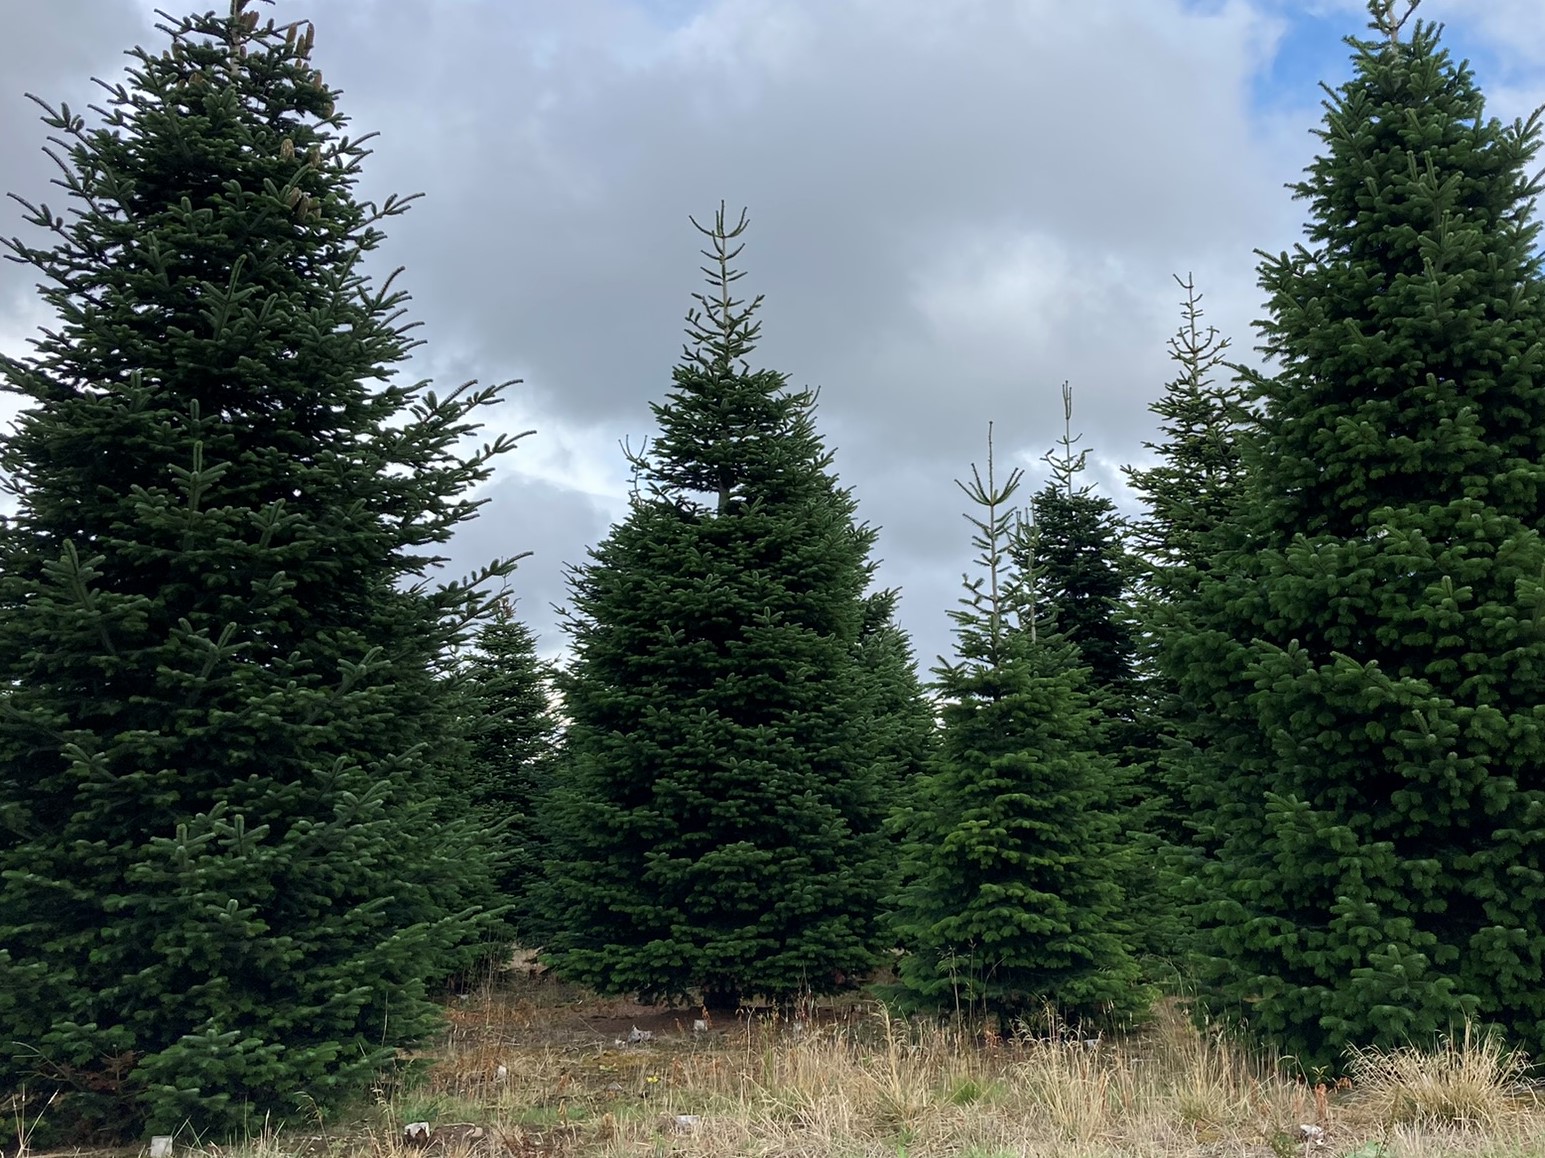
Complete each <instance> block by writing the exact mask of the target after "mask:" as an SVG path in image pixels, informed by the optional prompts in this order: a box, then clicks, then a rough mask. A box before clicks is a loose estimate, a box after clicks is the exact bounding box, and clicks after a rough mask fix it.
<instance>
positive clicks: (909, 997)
mask: <svg viewBox="0 0 1545 1158" xmlns="http://www.w3.org/2000/svg"><path fill="white" fill-rule="evenodd" d="M1021 479H1022V475H1021V472H1020V471H1018V470H1014V471H1011V472H1010V474H1009V476H1008V478H1007V479H1006V480H1004V481H1003V482H1002V483H1001V484H1000V483H999V482H998V480H997V477H996V472H995V467H994V463H993V452H992V436H991V432H990V428H989V434H988V451H987V477H986V479H985V480H984V479H983V478H982V475H981V473H980V471H978V470H976V469H975V468H973V470H972V478H971V482H970V483H969V484H967V483H961V484H958V485H960V487H961V489H962V490H963V491H964V492H965V493H966V495H967V497H968V498H969V499H970V500H971V502H972V503H973V504H975V506H976V507H977V508H979V511H980V513H979V514H977V515H967V518H968V520H969V521H970V522H971V525H972V526H973V527H974V528H975V534H974V535H973V536H972V545H973V546H974V547H976V548H977V550H979V551H980V552H981V555H980V556H979V557H978V559H977V564H978V567H979V569H980V574H979V575H977V576H976V577H975V578H972V577H970V576H969V575H968V576H967V577H966V578H965V581H964V582H965V589H966V594H965V596H964V597H963V598H962V599H961V601H960V602H961V607H960V608H959V609H957V610H955V611H953V612H951V617H952V618H953V619H954V621H955V627H956V640H957V656H956V659H955V661H954V662H953V663H948V664H945V665H944V666H942V667H940V668H938V669H937V670H936V674H937V676H938V683H937V685H936V690H937V693H938V696H939V699H940V702H941V706H940V713H941V717H942V731H941V734H940V738H939V749H938V752H937V754H936V755H935V757H934V759H933V761H932V763H931V765H930V769H929V773H928V774H927V775H926V776H925V777H924V779H923V781H922V782H921V784H920V785H919V788H918V792H917V796H916V801H915V806H914V807H913V808H911V809H910V810H909V812H908V813H907V814H906V815H905V816H904V817H903V818H902V821H901V823H902V825H903V828H904V831H905V834H906V839H907V849H908V854H907V865H906V883H905V885H904V887H903V890H902V892H901V893H900V895H899V897H898V900H897V904H896V915H895V928H896V931H897V935H898V937H899V939H900V941H901V944H902V946H903V948H904V950H905V955H904V956H903V957H902V958H901V960H900V962H899V964H898V967H897V972H898V977H899V982H900V984H899V986H898V991H897V999H898V1001H899V1003H900V1004H901V1005H903V1007H908V1008H915V1009H916V1008H932V1009H937V1010H954V1011H956V1012H970V1013H972V1014H977V1015H979V1014H983V1013H985V1014H990V1015H992V1016H993V1017H995V1018H996V1019H997V1020H998V1021H999V1023H1000V1025H1005V1026H1006V1025H1008V1024H1010V1023H1012V1022H1013V1021H1014V1020H1015V1019H1018V1018H1026V1017H1030V1016H1035V1015H1038V1014H1039V1013H1040V1012H1041V1010H1042V1009H1043V1007H1045V1006H1047V1005H1051V1006H1054V1007H1056V1008H1057V1009H1058V1010H1059V1011H1060V1013H1061V1014H1062V1015H1063V1016H1068V1017H1072V1018H1076V1019H1079V1020H1083V1019H1097V1020H1110V1019H1119V1018H1121V1017H1123V1016H1126V1015H1130V1014H1133V1013H1136V1012H1138V1011H1139V1010H1140V1009H1141V1007H1142V1005H1143V1004H1145V1002H1146V994H1145V993H1144V992H1143V990H1142V988H1141V987H1140V986H1139V985H1137V984H1136V981H1137V976H1138V971H1137V966H1136V964H1135V962H1134V960H1133V958H1132V957H1131V955H1130V954H1129V952H1128V950H1127V946H1126V944H1125V943H1124V940H1123V936H1122V933H1121V928H1122V917H1123V910H1124V903H1123V898H1122V892H1121V886H1120V884H1119V883H1118V881H1117V874H1118V868H1117V858H1116V857H1114V856H1113V855H1112V854H1113V850H1114V845H1115V841H1116V832H1115V818H1114V816H1113V814H1112V812H1111V793H1112V788H1113V784H1114V780H1115V768H1114V766H1113V764H1112V762H1111V761H1110V759H1109V758H1108V757H1106V756H1103V755H1102V754H1101V753H1100V752H1099V750H1098V748H1099V745H1098V742H1097V726H1096V712H1095V710H1094V709H1093V707H1092V706H1091V704H1090V702H1089V697H1088V695H1087V693H1086V691H1085V681H1086V679H1087V676H1088V669H1087V667H1086V666H1085V665H1084V664H1083V662H1082V660H1081V658H1080V656H1079V655H1078V653H1077V652H1076V650H1075V649H1074V648H1073V647H1072V646H1071V645H1070V644H1069V643H1068V642H1067V640H1066V639H1065V638H1063V637H1062V636H1061V635H1060V634H1058V633H1057V632H1055V631H1050V630H1046V629H1045V628H1042V627H1038V626H1036V625H1035V624H1034V620H1033V615H1034V612H1033V610H1032V609H1031V607H1030V600H1029V598H1028V582H1027V578H1028V577H1027V576H1025V575H1023V574H1022V573H1020V572H1019V570H1018V569H1017V568H1016V565H1015V564H1014V562H1013V561H1012V560H1011V558H1010V553H1009V546H1010V543H1011V542H1012V541H1013V540H1014V539H1015V537H1016V534H1017V531H1016V523H1017V522H1018V521H1019V519H1020V512H1018V511H1016V510H1015V509H1014V508H1013V507H1012V506H1011V501H1012V499H1013V497H1014V495H1015V493H1016V491H1017V490H1018V488H1019V485H1020V482H1021Z"/></svg>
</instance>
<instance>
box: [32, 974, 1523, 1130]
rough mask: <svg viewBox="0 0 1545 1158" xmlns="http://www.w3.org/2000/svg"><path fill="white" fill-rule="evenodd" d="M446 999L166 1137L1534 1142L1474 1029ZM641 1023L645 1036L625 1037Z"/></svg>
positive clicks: (538, 986) (500, 990)
mask: <svg viewBox="0 0 1545 1158" xmlns="http://www.w3.org/2000/svg"><path fill="white" fill-rule="evenodd" d="M447 1015H448V1021H449V1028H448V1030H447V1032H446V1034H445V1036H444V1039H443V1040H442V1041H441V1042H440V1043H438V1044H437V1046H436V1048H434V1049H433V1050H427V1051H425V1052H424V1053H423V1054H422V1055H420V1056H418V1057H416V1058H411V1059H404V1060H405V1061H406V1062H409V1063H411V1064H409V1065H408V1066H406V1067H405V1070H406V1071H408V1072H414V1073H416V1074H417V1075H418V1076H416V1077H414V1078H412V1079H405V1080H404V1081H403V1082H402V1083H400V1084H395V1085H394V1084H385V1085H383V1086H381V1087H380V1088H379V1089H378V1090H377V1097H376V1104H375V1105H374V1107H373V1109H372V1110H371V1112H370V1113H369V1114H368V1115H366V1116H365V1117H364V1118H363V1119H362V1120H360V1121H357V1122H354V1123H348V1124H334V1125H333V1126H332V1127H331V1128H330V1129H328V1130H326V1131H323V1132H320V1133H319V1132H318V1131H317V1129H316V1128H315V1125H314V1124H312V1125H309V1126H307V1127H305V1128H303V1129H297V1130H295V1131H293V1132H292V1131H286V1130H278V1131H265V1133H264V1134H263V1136H262V1137H260V1138H257V1139H254V1140H253V1141H252V1143H251V1144H250V1145H249V1146H248V1147H246V1148H245V1151H244V1152H240V1153H233V1152H232V1151H230V1150H217V1149H216V1148H214V1147H204V1148H202V1149H200V1148H196V1147H193V1148H187V1149H180V1150H179V1158H353V1156H355V1155H368V1156H370V1158H400V1156H403V1155H405V1154H413V1153H416V1152H415V1151H409V1150H405V1148H404V1145H403V1127H404V1126H406V1125H407V1124H408V1123H409V1122H418V1121H427V1122H429V1123H431V1124H432V1125H433V1126H434V1127H435V1128H436V1135H435V1141H434V1143H433V1144H432V1146H431V1148H430V1151H429V1152H430V1154H431V1155H434V1156H435V1158H475V1156H488V1158H506V1156H508V1158H602V1156H607V1158H611V1156H616V1158H622V1156H624V1155H626V1156H629V1158H644V1156H654V1155H673V1156H675V1155H679V1156H682V1158H925V1156H948V1158H1011V1156H1012V1158H1116V1156H1123V1158H1125V1156H1155V1158H1158V1156H1165V1158H1170V1156H1175V1158H1180V1156H1186V1158H1192V1156H1194V1158H1440V1156H1448V1155H1463V1156H1468V1158H1545V1106H1542V1104H1541V1102H1540V1100H1539V1098H1538V1097H1537V1096H1536V1093H1535V1091H1534V1089H1533V1087H1531V1086H1530V1085H1529V1084H1528V1083H1527V1082H1526V1081H1525V1068H1524V1067H1525V1063H1524V1061H1523V1059H1521V1058H1519V1057H1517V1056H1515V1055H1510V1054H1508V1053H1507V1052H1506V1051H1504V1050H1503V1049H1502V1048H1501V1045H1500V1043H1498V1042H1497V1041H1496V1040H1495V1039H1492V1038H1486V1037H1482V1036H1480V1035H1477V1034H1465V1035H1462V1036H1460V1037H1458V1038H1456V1039H1455V1040H1453V1041H1449V1042H1445V1043H1443V1045H1442V1048H1440V1049H1439V1050H1437V1051H1436V1052H1430V1053H1422V1052H1419V1051H1415V1050H1397V1051H1393V1052H1387V1053H1375V1052H1371V1051H1370V1052H1362V1053H1358V1054H1356V1055H1355V1056H1354V1057H1353V1058H1352V1072H1353V1082H1352V1085H1351V1088H1350V1089H1341V1090H1325V1089H1324V1088H1321V1089H1319V1090H1315V1089H1311V1088H1308V1087H1306V1086H1304V1085H1303V1084H1302V1083H1299V1082H1295V1081H1293V1080H1290V1079H1289V1078H1287V1077H1285V1076H1283V1075H1282V1074H1281V1073H1280V1072H1279V1071H1278V1070H1277V1069H1276V1068H1275V1067H1274V1066H1273V1065H1271V1064H1269V1063H1268V1062H1266V1061H1263V1060H1262V1059H1260V1058H1257V1057H1254V1056H1252V1055H1251V1054H1250V1053H1248V1052H1247V1051H1245V1050H1243V1049H1241V1048H1240V1047H1239V1046H1238V1045H1237V1044H1236V1043H1234V1042H1232V1041H1231V1040H1229V1039H1228V1038H1227V1037H1225V1036H1224V1035H1222V1034H1219V1033H1208V1032H1199V1031H1198V1030H1197V1029H1196V1028H1195V1027H1194V1026H1193V1025H1192V1024H1191V1023H1190V1022H1189V1021H1188V1020H1187V1019H1186V1018H1185V1017H1184V1016H1183V1013H1182V1011H1181V1010H1179V1009H1178V1008H1177V1007H1175V1006H1173V1005H1170V1006H1165V1007H1164V1008H1162V1009H1161V1010H1160V1012H1159V1015H1158V1016H1157V1018H1156V1019H1155V1020H1154V1021H1153V1022H1152V1023H1151V1024H1149V1025H1147V1026H1145V1027H1143V1028H1142V1029H1141V1030H1139V1031H1137V1032H1134V1033H1132V1034H1130V1035H1127V1036H1124V1037H1119V1038H1112V1039H1105V1040H1101V1041H1098V1042H1092V1041H1091V1042H1085V1041H1081V1040H1063V1039H1060V1038H1057V1037H1031V1036H1022V1037H1018V1038H1000V1037H996V1036H992V1035H986V1036H983V1035H977V1034H972V1033H968V1032H966V1031H964V1030H962V1029H959V1028H955V1027H950V1026H938V1025H919V1024H914V1023H908V1022H904V1021H900V1020H897V1019H894V1018H891V1017H889V1016H888V1015H887V1014H886V1013H885V1011H884V1010H883V1008H881V1007H878V1006H871V1005H867V1004H860V1005H857V1006H854V1005H850V1004H832V1005H828V1006H827V1007H825V1008H822V1009H819V1010H817V1011H815V1013H814V1016H812V1015H811V1014H810V1012H809V1011H806V1013H805V1014H804V1015H803V1016H802V1017H801V1018H800V1019H799V1020H796V1021H791V1020H787V1019H784V1018H775V1017H766V1018H753V1019H749V1020H747V1019H741V1020H738V1021H736V1022H734V1023H730V1024H718V1025H714V1026H713V1027H712V1028H711V1029H710V1030H709V1031H708V1032H706V1033H705V1032H694V1031H693V1027H692V1022H693V1019H694V1018H695V1017H697V1016H699V1015H698V1014H697V1013H695V1012H693V1011H680V1012H679V1015H678V1014H672V1013H664V1014H662V1013H661V1012H660V1011H658V1010H650V1009H647V1008H643V1007H638V1006H633V1005H629V1004H626V1003H618V1002H605V1001H600V1000H598V999H596V998H594V997H593V996H589V995H586V994H584V993H581V992H577V991H573V990H569V989H566V988H564V987H563V986H561V985H558V984H557V983H555V982H552V981H550V980H543V979H522V980H512V981H509V982H501V983H499V984H491V985H489V986H487V987H486V988H485V989H484V990H483V991H482V992H481V993H479V994H476V995H474V996H473V997H471V998H470V999H468V1000H464V1001H454V1002H452V1003H451V1006H450V1008H449V1009H448V1011H447ZM635 1024H642V1025H643V1026H644V1027H645V1028H648V1029H650V1030H651V1031H652V1032H653V1035H654V1036H653V1038H652V1039H651V1040H648V1041H644V1042H640V1043H638V1044H628V1043H627V1040H626V1039H627V1034H628V1031H629V1029H630V1028H631V1027H632V1026H633V1025H635ZM1306 1126H1307V1127H1313V1128H1314V1130H1317V1131H1320V1133H1318V1134H1314V1133H1313V1131H1309V1132H1308V1133H1307V1134H1306V1131H1305V1129H1304V1127H1306ZM7 1158H9V1156H7Z"/></svg>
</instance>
